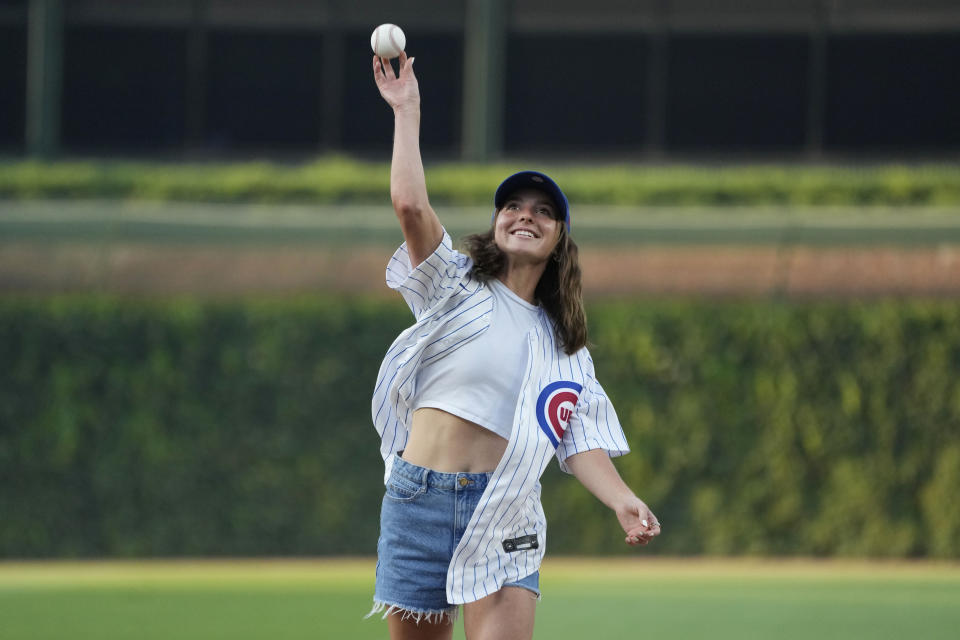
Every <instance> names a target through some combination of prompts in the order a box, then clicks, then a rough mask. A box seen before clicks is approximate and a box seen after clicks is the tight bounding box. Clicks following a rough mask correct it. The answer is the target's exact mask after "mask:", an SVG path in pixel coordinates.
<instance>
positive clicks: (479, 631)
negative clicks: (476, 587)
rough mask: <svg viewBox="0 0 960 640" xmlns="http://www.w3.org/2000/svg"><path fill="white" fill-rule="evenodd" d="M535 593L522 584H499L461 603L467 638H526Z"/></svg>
mask: <svg viewBox="0 0 960 640" xmlns="http://www.w3.org/2000/svg"><path fill="white" fill-rule="evenodd" d="M536 608H537V596H536V595H535V594H534V593H532V592H531V591H530V590H528V589H524V588H523V587H503V588H502V589H500V590H499V591H497V592H496V593H491V594H490V595H489V596H487V597H485V598H481V599H480V600H477V601H476V602H471V603H469V604H465V605H463V629H464V632H465V634H466V637H467V640H530V639H531V638H533V615H534V613H535V612H536Z"/></svg>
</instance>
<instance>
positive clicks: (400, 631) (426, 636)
mask: <svg viewBox="0 0 960 640" xmlns="http://www.w3.org/2000/svg"><path fill="white" fill-rule="evenodd" d="M387 621H388V628H389V629H390V640H450V639H451V638H453V623H452V622H424V621H420V622H416V621H415V620H413V619H411V618H407V619H406V620H404V619H403V615H402V613H401V612H396V613H394V614H392V615H389V616H387Z"/></svg>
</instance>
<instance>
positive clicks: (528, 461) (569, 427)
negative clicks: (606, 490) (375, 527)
mask: <svg viewBox="0 0 960 640" xmlns="http://www.w3.org/2000/svg"><path fill="white" fill-rule="evenodd" d="M472 264H473V262H472V260H471V259H470V258H469V257H468V256H466V255H464V254H462V253H459V252H458V251H456V250H454V249H453V246H452V242H451V240H450V236H449V234H447V233H446V231H444V234H443V240H442V241H441V242H440V246H439V247H437V249H436V251H434V253H433V254H432V255H430V257H428V258H427V259H426V260H425V261H424V262H422V263H421V264H420V265H418V266H417V268H416V269H411V268H410V258H409V256H408V254H407V248H406V244H404V245H402V246H401V247H400V248H399V249H397V251H396V253H394V255H393V257H392V258H391V259H390V262H389V264H388V265H387V285H388V286H389V287H390V288H392V289H396V290H397V291H399V292H400V293H401V295H403V298H404V300H406V302H407V304H408V305H409V306H410V309H411V310H412V311H413V314H414V316H415V318H416V323H415V324H414V325H413V326H411V327H410V328H408V329H407V330H405V331H404V332H403V333H401V334H400V335H399V336H398V337H397V339H396V340H395V341H394V343H393V345H391V347H390V350H389V351H387V355H386V356H385V357H384V360H383V363H382V364H381V366H380V373H379V375H378V376H377V384H376V388H375V389H374V393H373V402H372V411H373V422H374V425H375V426H376V429H377V432H378V433H379V434H380V437H381V445H380V452H381V454H382V456H383V459H384V462H385V466H386V470H385V474H384V482H386V481H387V480H388V479H389V477H390V471H391V468H392V465H393V460H394V454H395V453H396V452H397V451H401V450H403V448H404V446H405V445H406V442H407V436H408V429H409V426H410V417H411V406H412V402H413V397H414V394H415V391H416V389H415V385H416V372H417V367H418V366H419V365H420V364H421V363H423V362H428V361H429V360H431V359H432V358H440V357H443V355H444V354H446V353H449V352H450V351H452V350H454V349H456V348H457V347H458V346H460V345H461V344H464V343H465V342H467V341H468V340H470V339H472V338H474V337H476V336H477V335H479V334H480V333H481V332H483V331H485V330H486V328H487V327H488V326H489V322H490V316H491V311H492V308H493V300H492V295H491V293H490V290H489V289H488V287H487V286H486V284H484V283H483V282H481V281H480V280H478V279H476V278H473V277H472V276H471V275H470V273H469V272H470V268H471V266H472ZM527 347H528V349H529V351H528V358H527V370H526V372H525V375H524V379H523V380H524V381H523V385H522V387H521V390H520V396H519V399H518V401H517V408H516V410H515V412H514V419H513V428H512V431H511V434H510V439H509V442H508V444H507V449H506V452H505V453H504V455H503V458H501V460H500V463H499V464H498V465H497V468H496V469H495V470H494V472H493V476H492V478H491V479H490V483H489V484H488V485H487V488H486V490H485V491H484V493H483V495H482V496H481V498H480V502H479V504H478V506H477V508H476V511H474V513H473V517H472V518H471V519H470V522H469V523H468V525H467V529H466V532H465V533H464V535H463V538H462V539H461V541H460V544H459V545H458V546H457V548H456V550H455V551H454V554H453V559H452V560H451V562H450V567H449V569H448V570H447V600H448V601H449V602H450V603H451V604H463V603H466V602H474V601H476V600H479V599H480V598H483V597H484V596H487V595H489V594H491V593H494V592H495V591H498V590H499V589H500V588H501V587H502V586H503V584H504V583H507V582H514V581H517V580H520V579H522V578H524V577H526V576H528V575H530V574H531V573H533V572H534V571H537V570H538V569H539V568H540V562H541V561H542V560H543V554H544V551H545V550H546V528H547V523H546V519H545V518H544V514H543V508H542V506H541V504H540V476H541V475H543V472H544V470H545V469H546V467H547V465H548V464H549V462H550V457H551V455H556V457H557V459H558V460H559V462H560V468H561V469H563V470H564V471H566V472H567V473H569V472H570V470H569V468H568V467H567V465H566V463H565V460H566V458H567V457H568V456H571V455H573V454H575V453H580V452H582V451H587V450H590V449H605V450H607V452H608V453H609V455H611V456H618V455H622V454H624V453H627V452H628V451H629V447H628V446H627V442H626V438H624V435H623V429H622V428H621V426H620V422H619V420H618V419H617V414H616V412H615V411H614V409H613V406H612V405H611V404H610V401H609V400H608V399H607V396H606V394H605V393H604V392H603V389H602V387H601V386H600V383H599V382H597V380H596V377H595V375H594V369H593V360H592V359H591V357H590V353H589V352H588V351H587V349H586V348H583V349H580V350H579V351H577V352H576V353H575V354H573V355H572V356H568V355H567V354H565V353H564V352H563V349H562V348H560V346H559V344H558V343H557V340H556V336H555V334H554V331H553V326H552V324H551V321H550V319H549V317H548V316H547V314H546V312H545V311H543V310H542V309H541V310H540V320H539V322H538V323H537V324H536V325H535V326H534V327H533V329H531V330H530V331H529V332H528V333H527ZM527 536H535V540H536V544H535V545H531V544H529V543H525V542H523V541H521V542H519V543H513V544H511V541H516V540H517V539H522V540H530V539H531V538H527ZM505 542H506V544H504V543H505ZM512 546H513V547H516V548H515V549H512V548H511V547H512Z"/></svg>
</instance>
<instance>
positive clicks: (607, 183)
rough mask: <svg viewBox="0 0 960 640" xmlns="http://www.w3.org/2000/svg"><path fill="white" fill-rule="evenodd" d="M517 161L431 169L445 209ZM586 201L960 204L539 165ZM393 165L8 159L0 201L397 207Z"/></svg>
mask: <svg viewBox="0 0 960 640" xmlns="http://www.w3.org/2000/svg"><path fill="white" fill-rule="evenodd" d="M520 168H526V167H520V166H517V165H506V164H503V165H467V164H454V163H451V164H440V165H432V166H428V167H427V182H428V187H429V190H430V195H431V198H432V199H433V200H434V201H435V202H436V203H441V204H458V205H486V204H488V203H490V201H491V200H492V198H493V191H494V189H495V188H496V185H497V184H499V183H500V181H501V180H502V179H503V178H504V177H505V176H507V175H509V174H510V173H512V172H514V171H516V170H518V169H520ZM536 168H539V169H543V170H547V171H549V172H550V174H551V175H552V176H554V177H555V178H556V179H557V180H558V182H560V184H562V185H563V187H564V190H565V192H566V193H567V195H568V197H569V198H570V199H571V201H572V202H574V203H576V204H577V205H590V204H603V205H623V206H661V205H682V206H716V205H737V206H753V205H765V206H770V205H775V206H779V205H789V206H807V205H854V206H873V205H886V206H890V205H939V206H948V205H956V204H960V167H958V166H956V165H949V164H948V165H928V166H913V167H907V166H879V167H816V166H727V167H689V166H648V165H609V164H604V165H601V164H596V165H588V166H556V167H551V166H538V167H536ZM389 181H390V169H389V165H388V164H386V163H382V162H381V163H369V162H359V161H355V160H351V159H349V158H342V157H329V158H324V159H320V160H317V161H315V162H312V163H308V164H303V165H296V166H282V165H277V164H270V163H266V162H260V163H247V164H160V163H152V164H151V163H129V162H126V163H124V162H80V161H77V162H66V161H65V162H55V163H38V162H32V161H26V162H5V163H0V198H10V199H27V198H138V199H150V200H188V201H195V202H302V203H372V204H388V203H389V202H390V196H389Z"/></svg>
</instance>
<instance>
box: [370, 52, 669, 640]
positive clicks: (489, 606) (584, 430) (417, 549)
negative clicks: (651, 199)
mask: <svg viewBox="0 0 960 640" xmlns="http://www.w3.org/2000/svg"><path fill="white" fill-rule="evenodd" d="M413 61H414V60H413V58H410V59H408V58H407V56H406V54H401V55H400V61H399V69H400V70H399V74H397V73H396V72H394V70H393V68H392V66H391V64H390V62H389V61H387V60H380V59H377V58H376V57H375V58H374V60H373V69H374V79H375V80H376V83H377V87H378V88H379V90H380V94H381V96H383V98H384V100H386V101H387V103H388V104H389V105H390V106H391V107H392V108H393V112H394V122H395V125H394V126H395V132H394V146H393V161H392V165H391V171H390V191H391V198H392V200H393V206H394V209H395V211H396V214H397V217H398V219H399V221H400V228H401V230H402V231H403V236H404V239H405V240H406V242H404V244H403V245H402V246H401V247H400V248H399V249H398V250H397V252H396V253H395V254H394V255H393V257H392V258H391V260H390V262H389V264H388V266H387V284H388V285H389V286H390V287H391V288H393V289H396V290H397V291H399V292H400V293H401V294H402V295H403V297H404V299H405V300H406V302H407V304H408V305H409V306H410V309H411V310H412V311H413V314H414V316H415V318H416V323H415V324H414V325H413V326H411V327H410V328H408V329H407V330H406V331H404V332H403V333H401V334H400V336H399V337H398V338H397V339H396V341H395V342H394V343H393V345H392V346H391V347H390V350H389V351H388V352H387V355H386V357H385V358H384V361H383V364H382V365H381V368H380V373H379V375H378V378H377V383H376V388H375V390H374V395H373V403H372V410H373V420H374V424H375V426H376V428H377V431H378V432H379V434H380V437H381V453H382V455H383V459H384V462H385V465H386V471H385V476H384V480H385V484H386V493H385V496H384V500H383V505H382V509H381V514H380V540H379V542H378V545H377V553H378V561H377V576H376V588H375V593H374V608H373V611H371V615H372V614H373V613H377V612H381V611H382V612H384V617H386V618H387V619H388V621H389V628H390V636H391V638H394V639H395V640H396V639H399V638H420V639H425V638H445V639H449V638H451V637H452V633H453V621H454V619H455V616H456V613H457V611H458V605H463V618H464V630H465V633H466V637H467V638H468V640H483V639H486V638H491V639H492V638H497V639H498V640H504V639H511V638H517V639H521V638H523V639H527V638H531V637H532V635H533V620H534V610H535V605H536V602H537V601H538V600H539V597H540V590H539V568H540V562H541V560H542V558H543V553H544V547H545V542H546V535H545V534H546V521H545V519H544V516H543V509H542V507H541V505H540V482H539V479H540V476H541V475H542V474H543V471H544V469H545V468H546V466H547V465H548V464H549V462H550V458H551V456H553V455H555V456H556V457H557V459H558V460H559V462H560V466H561V468H562V469H563V470H564V471H566V472H569V473H573V474H574V475H575V476H576V477H577V479H578V480H580V482H581V483H583V485H584V486H585V487H586V488H587V489H589V490H590V491H591V492H592V493H593V494H594V495H596V496H597V497H598V498H599V499H600V500H601V501H602V502H603V503H604V504H606V505H607V506H608V507H610V508H611V509H612V510H613V511H614V512H615V513H616V515H617V518H618V519H619V521H620V524H621V526H622V527H623V529H624V532H625V533H626V538H625V541H626V543H627V544H629V545H645V544H647V543H648V542H650V540H652V538H653V537H654V536H657V535H659V533H660V525H659V523H658V522H657V519H656V516H654V514H653V513H652V512H651V511H650V509H649V508H648V507H647V505H646V504H644V502H643V501H642V500H640V499H639V498H637V497H636V496H635V495H634V494H633V492H632V491H631V490H630V489H629V488H628V487H627V486H626V485H625V484H624V482H623V480H622V479H621V478H620V476H619V474H618V473H617V471H616V469H615V468H614V466H613V463H612V462H611V461H610V458H611V456H617V455H621V454H624V453H627V451H628V447H627V443H626V440H625V439H624V436H623V431H622V429H621V427H620V423H619V421H618V420H617V416H616V413H615V412H614V410H613V407H612V406H611V404H610V402H609V401H608V399H607V397H606V395H605V394H604V392H603V389H602V387H601V386H600V384H599V383H598V382H597V380H596V377H595V376H594V369H593V361H592V359H591V358H590V354H589V352H588V351H587V348H586V346H585V345H586V341H587V330H586V318H585V316H584V312H583V304H582V300H581V295H580V267H579V264H578V261H577V246H576V244H574V242H573V240H572V239H571V238H570V213H569V206H568V203H567V199H566V196H565V195H564V194H563V192H562V191H561V190H560V187H559V186H557V184H556V183H555V182H554V181H553V180H551V179H550V178H549V177H547V176H546V175H544V174H542V173H538V172H535V171H524V172H520V173H518V174H515V175H513V176H510V177H508V178H507V179H506V180H504V182H503V183H502V184H501V185H500V186H499V188H498V189H497V191H496V193H495V195H494V205H495V212H494V217H493V223H492V227H491V229H490V230H489V231H487V232H486V233H482V234H476V235H473V236H469V237H468V238H466V240H465V244H466V254H463V253H460V252H458V251H456V250H454V248H453V246H452V243H451V240H450V236H449V235H448V234H447V233H446V231H445V230H444V228H443V226H442V225H441V224H440V220H439V219H438V218H437V215H436V213H435V212H434V211H433V209H432V208H431V207H430V203H429V200H428V198H427V190H426V183H425V179H424V172H423V164H422V161H421V158H420V146H419V131H420V93H419V89H418V85H417V80H416V77H415V76H414V73H413Z"/></svg>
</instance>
